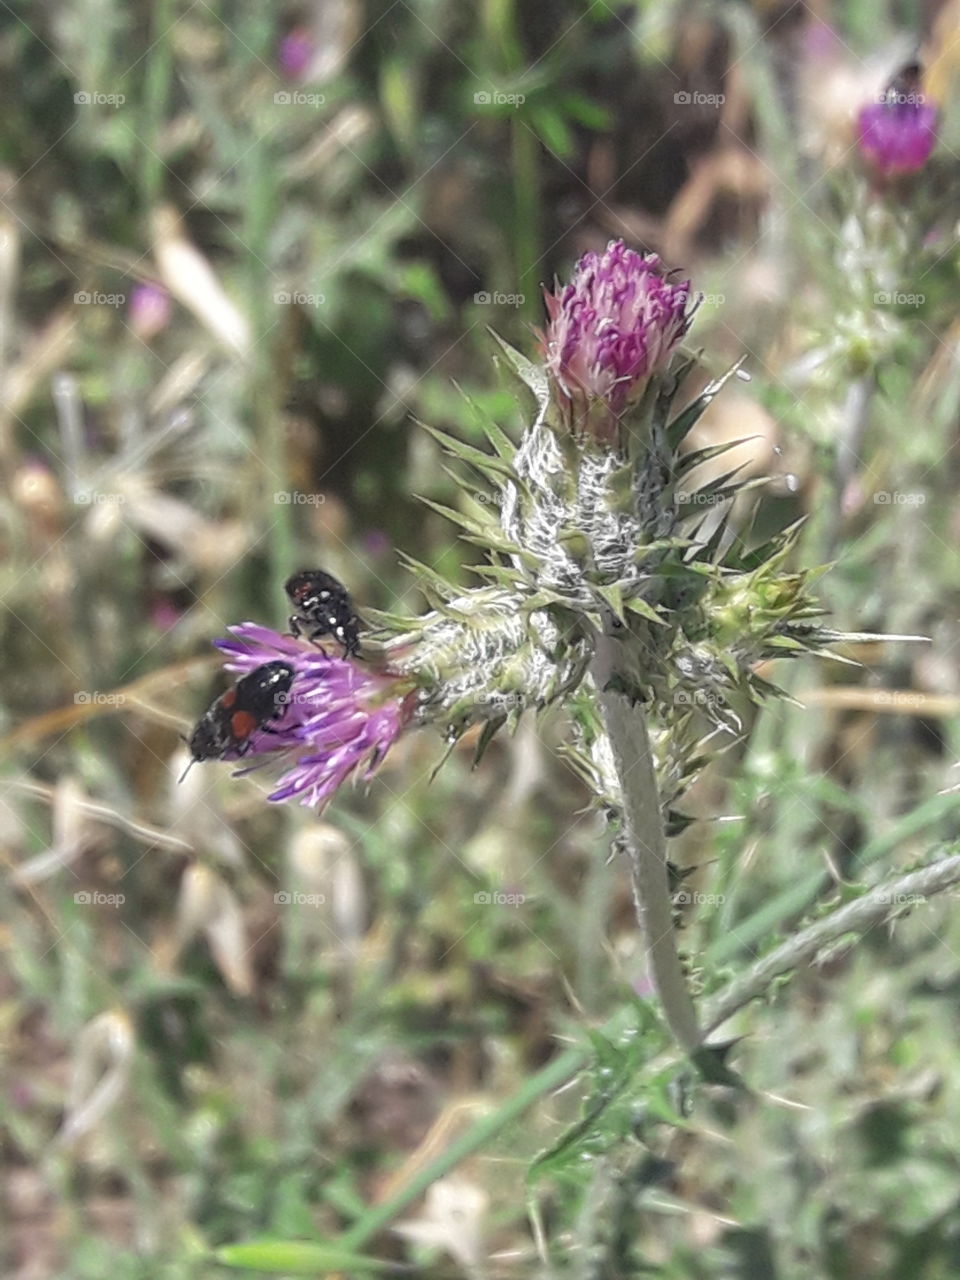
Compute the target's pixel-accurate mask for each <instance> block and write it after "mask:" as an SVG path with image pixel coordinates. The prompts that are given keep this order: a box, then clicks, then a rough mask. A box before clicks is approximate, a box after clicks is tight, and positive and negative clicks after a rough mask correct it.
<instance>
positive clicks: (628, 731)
mask: <svg viewBox="0 0 960 1280" xmlns="http://www.w3.org/2000/svg"><path fill="white" fill-rule="evenodd" d="M619 647H620V646H619V643H618V642H617V641H615V640H613V639H611V638H610V637H609V636H606V635H604V636H601V637H600V638H599V640H598V642H597V648H596V653H595V656H594V660H593V665H592V674H593V679H594V683H595V684H596V687H597V702H598V705H599V708H600V715H601V717H602V719H603V725H604V728H605V730H606V732H607V736H608V738H609V739H610V746H611V749H612V752H613V760H614V767H615V769H616V772H617V778H618V781H619V783H620V791H621V795H622V804H623V836H624V840H625V844H626V851H627V857H628V859H629V862H630V879H631V882H632V884H633V898H634V903H635V904H636V909H637V919H638V920H639V922H640V928H641V930H642V932H643V937H644V941H645V944H646V948H647V958H648V960H649V962H650V975H651V977H652V979H653V984H654V987H655V988H656V992H657V995H658V997H659V999H660V1004H661V1006H662V1008H663V1013H664V1017H665V1018H666V1021H667V1025H668V1026H669V1027H670V1030H671V1031H672V1032H673V1035H674V1037H675V1039H676V1041H677V1043H678V1044H679V1045H680V1046H681V1048H683V1049H685V1050H686V1051H687V1052H688V1053H694V1052H696V1050H697V1049H698V1048H699V1047H700V1045H701V1043H702V1039H703V1037H702V1036H701V1033H700V1028H699V1026H698V1024H697V1012H696V1009H695V1008H694V1005H693V999H692V998H691V995H690V990H689V988H688V986H687V980H686V977H685V975H684V972H683V966H682V964H681V963H680V955H679V952H678V951H677V942H676V931H675V929H674V926H673V903H672V901H671V898H670V880H669V874H668V870H667V841H666V836H665V834H664V830H663V812H662V807H661V804H660V793H659V790H658V788H657V779H656V774H655V772H654V763H653V752H652V749H651V746H650V735H649V733H648V731H647V722H646V717H645V715H644V713H643V710H642V708H641V707H639V706H635V705H634V704H633V703H632V702H631V700H630V698H629V696H628V695H627V694H626V693H622V692H620V691H619V689H618V687H617V686H618V683H620V682H618V681H617V678H616V677H617V671H618V663H619V660H620V655H619V653H618V649H619Z"/></svg>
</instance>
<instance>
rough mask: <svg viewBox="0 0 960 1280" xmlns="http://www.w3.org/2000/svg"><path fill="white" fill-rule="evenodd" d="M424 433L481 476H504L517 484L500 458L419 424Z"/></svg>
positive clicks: (511, 472) (511, 468)
mask: <svg viewBox="0 0 960 1280" xmlns="http://www.w3.org/2000/svg"><path fill="white" fill-rule="evenodd" d="M418 426H421V427H422V428H423V429H424V431H428V432H429V433H430V435H432V436H433V438H434V440H436V441H437V442H438V443H439V444H441V445H442V446H443V448H444V449H446V450H447V452H448V453H451V454H453V456H454V457H455V458H460V460H461V461H462V462H466V463H468V465H469V466H471V467H476V469H477V470H478V471H479V472H480V473H481V475H485V476H490V477H491V478H492V477H494V476H498V475H499V476H505V477H506V478H507V479H508V480H512V481H513V483H514V484H517V483H519V481H518V478H517V476H516V474H515V473H514V470H513V467H512V466H510V465H509V464H508V463H506V462H504V460H503V459H502V458H499V457H496V456H494V455H493V454H489V453H484V452H483V451H482V450H481V449H476V448H474V446H473V445H472V444H467V443H466V441H464V440H458V439H457V438H456V436H451V435H448V434H447V432H446V431H440V430H439V429H438V428H437V427H431V426H430V425H429V423H426V422H420V423H418Z"/></svg>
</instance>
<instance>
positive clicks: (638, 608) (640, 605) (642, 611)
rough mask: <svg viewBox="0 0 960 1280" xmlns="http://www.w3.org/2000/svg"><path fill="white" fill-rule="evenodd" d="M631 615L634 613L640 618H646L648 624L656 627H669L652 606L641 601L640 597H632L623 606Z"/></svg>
mask: <svg viewBox="0 0 960 1280" xmlns="http://www.w3.org/2000/svg"><path fill="white" fill-rule="evenodd" d="M624 607H625V608H627V609H628V610H629V611H630V612H631V613H635V614H636V615H637V616H638V617H640V618H646V620H647V621H648V622H655V623H656V624H657V626H658V627H666V626H669V623H668V622H667V620H666V619H665V618H661V616H660V614H659V613H657V611H656V609H654V607H653V605H652V604H647V602H646V600H642V599H641V598H640V596H634V597H633V598H632V599H630V600H627V601H626V604H625V606H624Z"/></svg>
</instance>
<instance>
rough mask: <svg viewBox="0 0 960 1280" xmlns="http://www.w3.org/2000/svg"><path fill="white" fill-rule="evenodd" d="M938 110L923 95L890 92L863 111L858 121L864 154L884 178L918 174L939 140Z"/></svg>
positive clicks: (862, 153) (860, 144) (859, 138)
mask: <svg viewBox="0 0 960 1280" xmlns="http://www.w3.org/2000/svg"><path fill="white" fill-rule="evenodd" d="M937 117H938V112H937V108H936V107H935V106H934V105H933V104H932V103H927V102H925V101H924V98H923V95H922V94H919V93H918V94H913V93H909V94H902V93H898V92H896V91H894V90H888V91H887V92H886V93H885V94H884V95H883V96H882V98H881V99H880V101H879V102H871V103H868V104H867V105H866V106H865V107H862V108H861V110H860V114H859V116H858V118H857V141H858V145H859V147H860V154H861V155H862V156H863V158H864V159H865V160H866V162H867V163H868V164H869V165H870V167H871V168H872V169H873V170H874V171H875V172H876V173H877V174H878V175H879V176H880V177H881V178H895V177H898V176H899V175H900V174H906V173H916V172H917V171H918V170H920V169H922V168H923V166H924V165H925V164H926V163H927V161H928V160H929V158H930V153H931V151H932V150H933V147H934V143H935V142H936V140H937Z"/></svg>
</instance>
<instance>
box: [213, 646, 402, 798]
mask: <svg viewBox="0 0 960 1280" xmlns="http://www.w3.org/2000/svg"><path fill="white" fill-rule="evenodd" d="M229 630H230V631H231V632H232V633H233V635H234V636H236V637H237V638H236V639H232V640H218V641H217V642H216V644H217V648H218V649H221V650H222V651H223V652H224V653H225V654H226V655H227V659H228V661H227V663H226V667H227V670H228V671H235V672H237V673H239V674H240V675H246V674H248V673H249V672H251V671H254V670H255V669H256V668H257V667H259V666H262V665H263V664H264V663H265V662H274V661H277V660H279V661H282V662H286V663H289V664H290V666H292V667H293V670H294V677H293V683H292V685H291V688H290V692H289V695H288V697H287V704H286V707H285V709H284V711H283V714H282V715H281V716H279V717H278V718H277V719H276V720H274V721H271V722H270V724H269V725H267V726H266V727H265V728H263V729H260V730H257V731H256V732H255V733H254V734H252V735H251V738H250V742H249V748H248V752H245V756H244V758H245V757H246V754H250V755H252V756H265V755H268V754H270V753H275V752H278V751H288V752H295V753H296V756H297V758H296V762H295V763H294V764H293V765H292V766H291V768H290V769H288V770H287V772H286V773H284V774H283V776H282V777H281V778H280V780H279V782H278V784H277V786H276V788H275V789H274V791H272V792H271V794H270V795H269V797H268V799H270V800H273V801H275V802H279V801H282V800H289V799H291V797H293V796H296V797H297V798H298V799H299V800H300V802H301V804H305V805H308V806H311V807H313V806H316V805H319V806H323V805H325V804H326V803H327V801H328V800H329V799H330V798H331V796H332V795H333V793H334V792H335V791H336V790H337V788H338V787H339V786H340V785H341V783H343V782H345V781H346V780H347V779H348V778H350V777H352V776H354V775H356V774H358V773H359V774H360V776H361V777H362V778H364V779H368V778H370V777H371V776H372V775H373V773H374V770H375V769H376V767H377V765H378V764H379V763H380V762H381V760H382V759H383V757H384V756H385V755H386V754H387V752H388V751H389V749H390V747H391V746H392V745H393V743H394V742H395V741H396V739H397V737H398V736H399V735H400V732H401V730H402V729H403V728H404V727H405V726H406V725H407V723H408V722H409V720H410V717H411V715H412V712H413V705H412V695H411V685H410V682H409V681H402V680H399V679H398V678H397V677H396V676H388V675H384V674H382V673H380V672H377V671H374V670H372V669H370V668H369V667H366V666H364V665H363V664H362V663H359V662H354V661H352V660H349V659H344V658H338V657H331V656H330V655H329V654H326V653H324V652H323V650H322V649H318V648H316V647H315V646H314V645H312V644H308V643H307V642H306V641H304V640H299V639H295V638H294V637H293V636H285V635H280V634H279V633H278V632H276V631H272V630H271V629H270V628H269V627H261V626H258V625H257V624H256V623H254V622H242V623H240V625H239V626H236V627H230V628H229ZM224 758H225V759H237V758H239V757H238V756H237V754H236V753H232V754H228V755H227V756H226V757H224ZM262 763H264V761H263V760H260V761H259V762H258V764H262ZM254 767H258V766H257V765H255V766H254Z"/></svg>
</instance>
